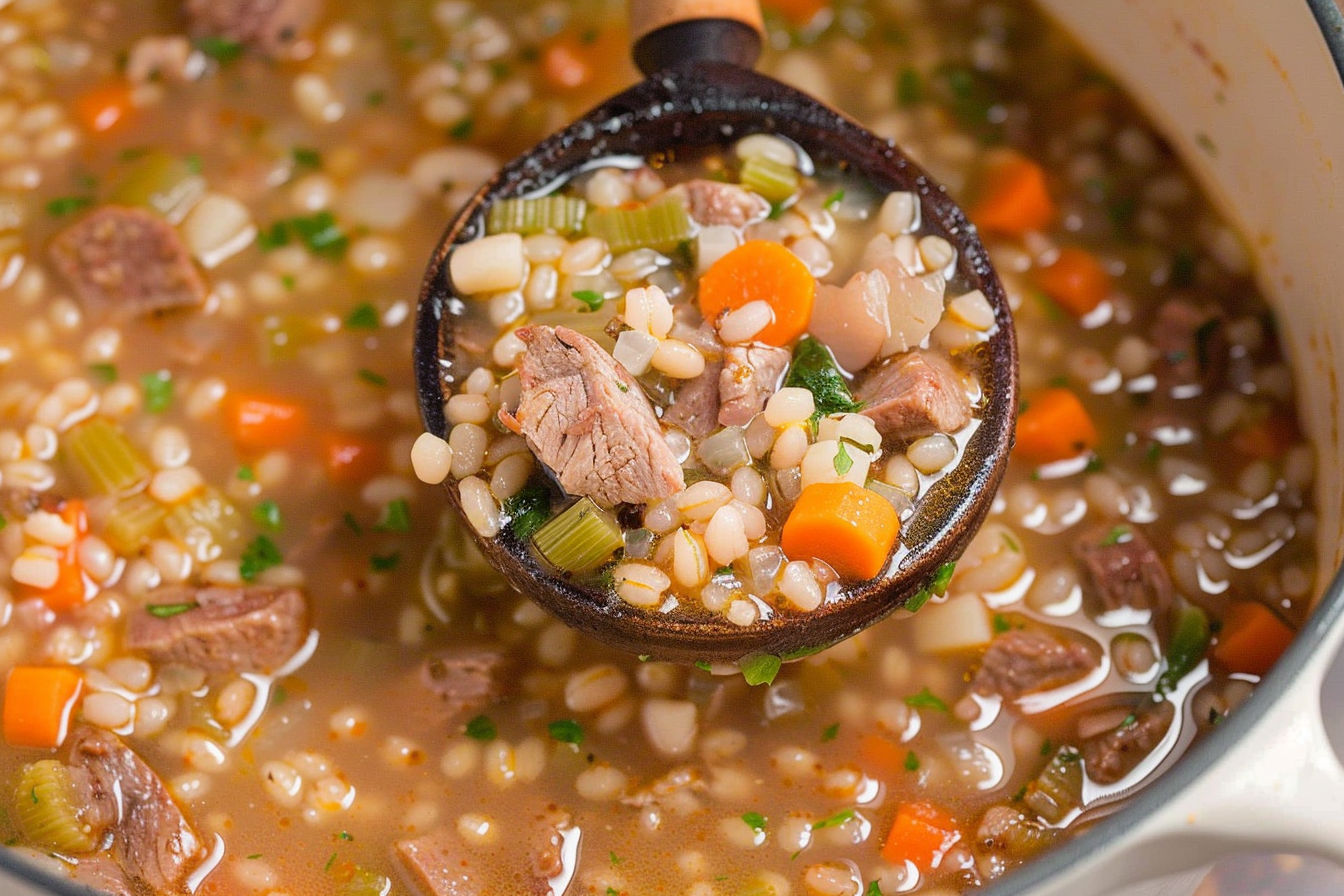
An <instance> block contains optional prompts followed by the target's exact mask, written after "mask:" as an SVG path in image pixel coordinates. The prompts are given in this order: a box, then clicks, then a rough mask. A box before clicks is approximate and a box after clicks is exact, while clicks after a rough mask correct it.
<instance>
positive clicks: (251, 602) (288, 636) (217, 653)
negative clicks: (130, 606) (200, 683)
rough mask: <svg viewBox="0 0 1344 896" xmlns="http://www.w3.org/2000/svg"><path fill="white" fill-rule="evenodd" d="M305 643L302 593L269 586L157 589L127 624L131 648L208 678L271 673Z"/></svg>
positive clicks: (127, 643) (304, 599)
mask: <svg viewBox="0 0 1344 896" xmlns="http://www.w3.org/2000/svg"><path fill="white" fill-rule="evenodd" d="M192 604H194V605H195V606H190V605H192ZM182 606H189V607H190V608H189V609H186V610H183V611H182V612H176V613H171V615H164V612H165V611H163V610H159V611H153V612H152V611H151V609H150V608H154V607H165V608H172V609H176V608H178V607H182ZM156 612H157V613H158V614H159V615H155V613H156ZM307 637H308V601H307V599H306V598H305V597H304V594H303V592H302V591H301V590H299V589H298V588H274V587H270V586H266V585H250V586H246V587H243V588H230V587H214V586H212V587H204V588H193V587H189V586H178V585H174V586H169V587H166V588H159V589H157V590H156V591H154V592H153V593H152V594H150V596H149V599H148V600H147V601H146V606H145V607H142V608H141V609H139V610H136V611H135V612H133V613H132V614H131V616H130V618H129V619H128V620H127V623H126V646H127V647H129V648H131V649H132V650H140V651H143V652H144V653H146V654H147V655H148V656H149V657H150V658H151V659H153V660H154V661H155V662H160V663H182V664H183V665H187V666H192V667H194V668H197V669H204V670H205V671H207V672H273V671H275V670H276V669H277V668H279V667H280V666H282V665H284V664H285V662H286V661H287V660H289V659H290V658H291V657H293V656H294V654H295V653H296V652H297V651H298V649H299V647H301V646H302V645H303V642H304V640H305V639H306V638H307Z"/></svg>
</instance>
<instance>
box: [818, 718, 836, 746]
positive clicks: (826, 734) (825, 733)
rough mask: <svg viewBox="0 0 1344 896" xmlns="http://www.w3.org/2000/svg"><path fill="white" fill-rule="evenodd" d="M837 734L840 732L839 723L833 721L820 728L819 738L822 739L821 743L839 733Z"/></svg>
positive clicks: (833, 738)
mask: <svg viewBox="0 0 1344 896" xmlns="http://www.w3.org/2000/svg"><path fill="white" fill-rule="evenodd" d="M839 734H840V723H839V722H835V723H833V724H830V725H827V726H826V727H825V728H823V729H821V740H822V743H825V742H827V741H832V740H835V738H836V736H837V735H839Z"/></svg>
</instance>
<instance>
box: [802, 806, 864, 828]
mask: <svg viewBox="0 0 1344 896" xmlns="http://www.w3.org/2000/svg"><path fill="white" fill-rule="evenodd" d="M853 817H854V810H853V809H841V810H840V811H839V812H837V813H835V814H834V815H831V816H829V817H827V818H823V819H821V820H820V821H814V822H812V830H814V831H819V830H821V829H822V828H835V827H839V826H840V825H842V824H844V823H845V822H847V821H849V820H850V819H851V818H853Z"/></svg>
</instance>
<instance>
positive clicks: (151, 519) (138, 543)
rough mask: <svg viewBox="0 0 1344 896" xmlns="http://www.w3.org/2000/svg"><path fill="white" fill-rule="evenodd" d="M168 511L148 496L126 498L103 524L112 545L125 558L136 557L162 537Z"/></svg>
mask: <svg viewBox="0 0 1344 896" xmlns="http://www.w3.org/2000/svg"><path fill="white" fill-rule="evenodd" d="M167 516H168V508H167V507H165V506H164V505H162V504H160V503H159V502H158V501H155V500H154V499H153V498H151V497H150V496H149V495H147V494H145V493H144V492H137V493H136V494H133V495H128V496H127V497H125V498H122V499H121V500H120V501H118V502H117V503H116V504H115V505H113V507H112V512H111V513H109V514H108V515H107V520H106V521H105V522H104V523H103V534H104V535H105V536H106V537H107V542H108V544H110V545H112V547H114V548H116V549H117V550H118V551H120V552H122V553H123V554H134V553H136V552H138V551H139V550H140V548H141V547H143V546H144V545H145V544H146V543H147V542H148V541H149V540H150V539H151V538H153V537H154V536H155V535H157V534H159V531H160V528H161V527H162V526H163V521H164V519H165V518H166V517H167Z"/></svg>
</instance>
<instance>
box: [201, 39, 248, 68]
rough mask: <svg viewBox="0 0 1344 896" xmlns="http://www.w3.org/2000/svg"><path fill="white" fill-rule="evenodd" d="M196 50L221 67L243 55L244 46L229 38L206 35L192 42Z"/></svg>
mask: <svg viewBox="0 0 1344 896" xmlns="http://www.w3.org/2000/svg"><path fill="white" fill-rule="evenodd" d="M192 43H193V44H194V45H195V47H196V49H198V50H200V51H201V52H202V53H204V54H205V55H206V56H209V57H210V58H211V59H213V60H215V61H216V62H218V63H219V64H220V65H225V64H227V63H230V62H233V61H235V60H236V59H238V58H239V57H241V56H242V55H243V45H242V44H241V43H239V42H238V41H236V40H229V39H228V38H227V37H219V36H217V35H213V34H204V35H201V36H200V37H198V38H196V40H194V41H192Z"/></svg>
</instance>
